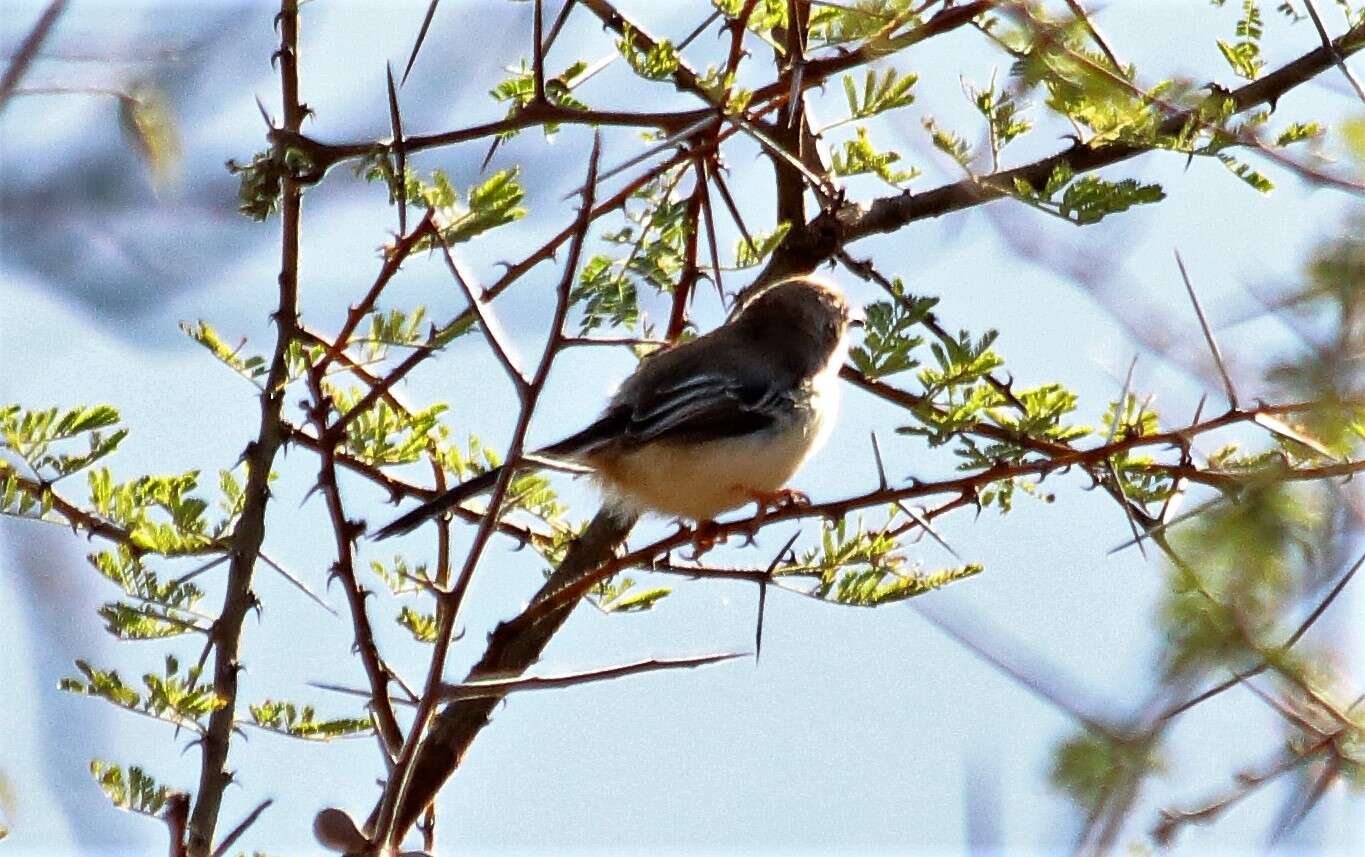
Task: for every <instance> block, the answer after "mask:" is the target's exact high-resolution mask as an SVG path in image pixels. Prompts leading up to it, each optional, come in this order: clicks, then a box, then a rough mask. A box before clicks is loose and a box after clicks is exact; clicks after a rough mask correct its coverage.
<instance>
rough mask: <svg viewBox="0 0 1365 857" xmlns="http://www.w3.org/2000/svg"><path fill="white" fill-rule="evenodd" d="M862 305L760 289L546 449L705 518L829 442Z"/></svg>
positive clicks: (817, 288)
mask: <svg viewBox="0 0 1365 857" xmlns="http://www.w3.org/2000/svg"><path fill="white" fill-rule="evenodd" d="M858 321H860V316H859V315H858V313H857V311H856V309H855V308H853V307H851V306H850V305H849V304H848V302H847V301H846V300H845V299H844V296H843V295H842V294H841V293H840V292H839V290H838V289H837V288H836V287H835V286H834V285H833V284H831V283H829V282H828V281H825V280H821V279H817V278H814V277H797V278H793V279H790V280H785V281H783V282H780V283H777V284H776V285H773V286H771V287H769V288H767V289H765V290H763V291H762V292H760V293H759V294H757V295H756V296H754V297H753V298H752V299H751V300H750V301H749V302H748V303H747V304H746V305H745V306H744V308H743V309H742V310H740V312H739V313H738V314H736V315H735V316H734V317H733V318H732V319H731V320H730V321H728V322H727V323H726V324H723V325H721V326H720V327H718V328H716V329H715V330H713V331H711V332H710V333H708V334H706V335H705V336H701V337H698V338H697V339H694V340H691V341H689V342H684V343H681V344H679V345H677V346H674V347H673V348H670V349H667V350H665V351H661V352H658V353H656V354H654V355H652V356H650V357H648V358H646V359H645V360H644V361H643V362H641V364H640V366H639V368H637V369H636V371H635V373H634V374H633V375H631V376H630V377H629V378H627V379H626V380H625V382H624V383H622V384H621V387H620V388H619V389H618V390H617V392H616V394H615V395H614V396H613V397H612V398H611V401H610V402H609V403H608V404H607V407H606V409H605V410H604V411H603V413H602V416H601V417H599V418H598V420H597V421H596V422H594V423H593V424H592V425H589V426H588V427H587V428H585V429H583V430H582V431H580V432H578V433H577V434H574V435H572V436H570V437H568V438H565V439H564V440H562V441H560V442H559V443H556V444H553V445H551V446H548V447H546V448H545V449H543V450H540V451H539V452H538V453H537V456H539V457H544V458H559V459H566V460H570V461H573V462H576V463H578V464H581V465H584V466H587V467H589V468H591V469H592V470H593V471H594V474H595V476H596V478H597V479H598V481H599V482H600V483H601V484H602V486H603V488H604V489H605V490H606V491H607V493H608V494H610V495H612V496H613V497H615V498H616V499H617V500H619V501H621V502H624V503H626V504H629V505H631V506H634V507H637V508H638V509H641V510H648V511H653V512H659V513H663V514H666V515H671V516H674V517H680V518H688V519H691V520H696V521H705V520H709V519H711V518H713V517H715V516H716V515H718V514H720V513H721V512H724V511H727V510H729V509H734V508H737V507H739V506H742V505H744V504H745V503H748V502H752V501H755V500H762V499H763V498H764V497H770V496H772V495H775V494H776V493H778V492H779V491H780V490H781V489H782V488H783V486H784V485H786V483H787V481H788V480H789V479H791V477H792V476H793V475H794V474H795V473H796V471H797V469H798V468H799V467H800V466H801V464H802V463H803V462H804V461H805V460H806V458H808V457H809V455H810V454H811V453H812V452H814V451H815V450H816V449H817V448H818V447H819V445H820V444H821V443H822V442H823V440H824V438H825V436H826V435H827V434H828V432H829V429H830V428H831V427H832V425H833V421H834V415H835V412H836V410H837V398H838V371H839V366H840V365H841V364H842V363H843V360H844V357H845V355H846V353H847V341H846V334H847V332H848V327H849V325H850V324H854V323H857V322H858ZM497 474H498V469H494V470H491V471H489V472H487V473H484V474H481V475H479V476H477V477H475V478H473V479H471V480H469V481H467V482H464V483H461V484H460V485H457V486H456V487H454V488H452V489H451V490H449V491H447V492H446V493H444V494H442V495H441V496H440V497H437V498H436V499H434V500H432V501H430V502H428V503H425V504H423V505H422V506H419V507H418V508H416V509H414V510H413V511H411V512H409V513H407V514H405V515H403V516H402V517H400V518H398V519H397V520H395V521H394V522H393V523H391V524H389V525H388V526H386V527H384V528H383V529H381V530H380V531H379V532H378V533H376V534H375V538H380V539H382V538H388V537H389V536H393V535H398V534H400V533H406V532H408V531H410V530H412V529H414V528H415V527H417V526H418V525H419V524H421V523H422V522H423V521H425V520H428V519H430V518H434V517H436V516H438V515H440V514H442V513H444V512H445V511H447V510H449V509H451V508H452V507H454V506H455V505H456V504H458V503H460V502H463V501H464V500H466V499H468V498H469V497H472V496H474V495H476V494H479V493H482V492H484V491H487V490H489V489H490V488H492V486H493V485H494V484H495V483H496V482H497V479H498V475H497Z"/></svg>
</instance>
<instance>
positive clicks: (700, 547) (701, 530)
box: [688, 521, 725, 562]
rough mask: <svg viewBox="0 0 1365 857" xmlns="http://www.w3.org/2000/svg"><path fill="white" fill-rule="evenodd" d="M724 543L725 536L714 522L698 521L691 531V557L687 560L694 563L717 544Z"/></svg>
mask: <svg viewBox="0 0 1365 857" xmlns="http://www.w3.org/2000/svg"><path fill="white" fill-rule="evenodd" d="M724 542H725V534H724V533H722V532H721V531H720V524H717V523H716V522H715V521H698V522H697V526H696V527H695V528H694V529H693V530H692V555H691V556H690V557H688V559H690V560H691V561H693V562H696V561H697V560H699V559H701V555H702V554H704V553H706V552H707V551H709V550H711V548H713V547H715V546H716V544H717V543H722V544H723V543H724Z"/></svg>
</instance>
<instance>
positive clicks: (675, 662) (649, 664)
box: [439, 652, 748, 701]
mask: <svg viewBox="0 0 1365 857" xmlns="http://www.w3.org/2000/svg"><path fill="white" fill-rule="evenodd" d="M744 657H748V655H746V654H744V653H743V652H727V653H724V654H717V655H702V656H700V657H695V658H650V659H649V660H643V661H635V662H633V663H629V664H621V665H620V666H615V667H604V668H602V669H596V670H587V671H585V672H577V673H568V674H566V675H557V676H526V677H524V678H504V679H497V678H489V679H482V678H481V679H478V680H477V681H467V682H464V683H463V684H445V683H442V684H441V685H440V689H439V695H440V698H441V699H442V700H444V701H451V700H456V699H478V698H484V697H502V696H506V695H507V694H509V693H518V692H521V691H526V690H552V689H555V688H561V687H572V686H574V685H579V684H588V683H590V682H598V681H607V680H610V679H617V678H624V677H626V676H632V675H639V674H640V673H648V672H656V671H658V670H675V669H693V668H695V667H701V666H706V665H707V664H716V663H720V662H722V661H732V660H735V659H736V658H744Z"/></svg>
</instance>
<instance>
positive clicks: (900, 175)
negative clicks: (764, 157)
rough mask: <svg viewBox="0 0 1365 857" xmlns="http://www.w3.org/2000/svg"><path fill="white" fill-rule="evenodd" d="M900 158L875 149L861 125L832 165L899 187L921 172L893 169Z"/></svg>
mask: <svg viewBox="0 0 1365 857" xmlns="http://www.w3.org/2000/svg"><path fill="white" fill-rule="evenodd" d="M900 159H901V156H900V155H899V154H898V153H896V152H885V153H879V152H878V151H877V150H876V149H874V148H873V147H872V143H871V141H869V140H868V139H867V129H866V128H864V127H862V126H861V125H860V126H858V128H857V136H856V137H855V138H854V139H852V140H847V141H845V142H844V147H843V151H842V153H841V152H835V153H834V156H833V159H832V166H833V169H834V174H835V175H836V176H856V175H863V174H866V173H872V174H874V175H876V176H877V177H878V178H880V179H881V180H882V181H884V182H886V183H887V184H889V185H891V186H892V187H897V186H899V185H900V184H901V183H903V182H908V181H910V180H911V179H913V178H915V177H916V176H918V175H919V174H920V172H919V170H918V169H915V168H913V167H912V168H911V169H909V170H893V169H891V165H892V164H894V163H896V162H898V161H899V160H900ZM746 248H747V245H746Z"/></svg>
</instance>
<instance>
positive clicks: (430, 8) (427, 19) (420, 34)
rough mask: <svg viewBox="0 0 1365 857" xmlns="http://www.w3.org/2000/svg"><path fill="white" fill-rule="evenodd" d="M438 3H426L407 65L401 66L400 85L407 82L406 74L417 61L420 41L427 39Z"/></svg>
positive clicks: (434, 0) (420, 47)
mask: <svg viewBox="0 0 1365 857" xmlns="http://www.w3.org/2000/svg"><path fill="white" fill-rule="evenodd" d="M440 3H441V0H431V2H430V3H429V4H427V13H426V15H425V16H424V17H423V18H422V26H421V28H420V29H418V31H417V39H416V40H415V41H414V42H413V43H412V51H411V52H410V53H409V54H408V62H407V65H405V66H403V79H402V80H401V81H399V85H400V86H401V85H403V84H406V83H407V82H408V75H409V74H411V73H412V64H413V63H415V62H417V52H418V51H420V50H421V49H422V43H423V42H425V41H426V39H427V30H429V29H430V28H431V19H432V18H434V17H436V7H437V6H439V5H440Z"/></svg>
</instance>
